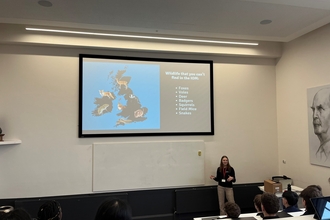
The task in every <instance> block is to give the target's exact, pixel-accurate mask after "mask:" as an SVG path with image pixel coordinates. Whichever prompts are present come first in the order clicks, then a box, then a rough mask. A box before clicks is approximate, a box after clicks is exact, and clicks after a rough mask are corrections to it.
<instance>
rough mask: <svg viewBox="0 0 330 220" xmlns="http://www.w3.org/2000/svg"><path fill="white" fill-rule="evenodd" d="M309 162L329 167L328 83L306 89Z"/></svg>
mask: <svg viewBox="0 0 330 220" xmlns="http://www.w3.org/2000/svg"><path fill="white" fill-rule="evenodd" d="M307 106H308V134H309V157H310V163H311V164H315V165H319V166H326V167H330V85H325V86H319V87H314V88H308V89H307Z"/></svg>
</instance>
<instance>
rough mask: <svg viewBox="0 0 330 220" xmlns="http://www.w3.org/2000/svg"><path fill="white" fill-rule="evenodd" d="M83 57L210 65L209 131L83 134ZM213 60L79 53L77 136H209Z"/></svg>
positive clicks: (212, 110) (211, 121)
mask: <svg viewBox="0 0 330 220" xmlns="http://www.w3.org/2000/svg"><path fill="white" fill-rule="evenodd" d="M84 58H96V59H106V60H123V61H146V62H148V61H150V62H174V63H202V64H209V65H210V84H209V86H210V107H209V108H210V131H207V132H202V131H199V132H175V131H173V132H149V131H148V132H143V133H110V132H109V133H96V134H83V89H84V88H83V60H84ZM213 88H214V86H213V61H211V60H192V59H164V58H150V57H130V56H108V55H93V54H79V119H78V120H79V124H78V137H79V138H97V137H130V136H210V135H214V91H213Z"/></svg>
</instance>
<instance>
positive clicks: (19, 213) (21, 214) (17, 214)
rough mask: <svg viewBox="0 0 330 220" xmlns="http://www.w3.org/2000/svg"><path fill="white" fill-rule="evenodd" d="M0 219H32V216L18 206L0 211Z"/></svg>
mask: <svg viewBox="0 0 330 220" xmlns="http://www.w3.org/2000/svg"><path fill="white" fill-rule="evenodd" d="M0 220H32V218H31V216H30V214H29V213H28V212H27V211H25V210H24V209H20V208H18V209H13V210H11V211H9V212H4V213H2V214H1V215H0Z"/></svg>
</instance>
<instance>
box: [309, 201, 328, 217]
mask: <svg viewBox="0 0 330 220" xmlns="http://www.w3.org/2000/svg"><path fill="white" fill-rule="evenodd" d="M311 202H312V205H313V207H314V210H315V214H316V215H317V217H318V219H319V220H326V219H327V220H329V219H330V196H326V197H317V198H311Z"/></svg>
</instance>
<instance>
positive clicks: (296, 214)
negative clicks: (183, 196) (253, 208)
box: [194, 211, 315, 220]
mask: <svg viewBox="0 0 330 220" xmlns="http://www.w3.org/2000/svg"><path fill="white" fill-rule="evenodd" d="M304 212H305V211H301V212H289V214H290V215H292V216H293V217H287V218H279V219H287V220H296V219H297V220H298V219H299V220H315V219H314V218H313V216H314V215H304V216H301V215H302V214H303V213H304ZM225 217H226V216H225V215H220V216H206V217H198V218H194V220H203V218H210V219H208V220H211V219H214V220H216V219H217V218H225ZM244 217H254V218H255V219H256V220H262V219H263V218H261V217H260V216H257V213H256V212H254V213H244V214H240V216H239V218H244ZM225 220H229V218H228V219H225Z"/></svg>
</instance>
